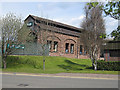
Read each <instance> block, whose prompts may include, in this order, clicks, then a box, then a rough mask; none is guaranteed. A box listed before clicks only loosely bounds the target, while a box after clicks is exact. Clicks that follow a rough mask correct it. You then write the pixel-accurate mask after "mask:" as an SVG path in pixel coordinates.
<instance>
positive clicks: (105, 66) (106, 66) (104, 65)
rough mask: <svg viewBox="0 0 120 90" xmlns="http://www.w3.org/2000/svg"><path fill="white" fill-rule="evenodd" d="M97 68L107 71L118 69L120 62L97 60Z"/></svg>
mask: <svg viewBox="0 0 120 90" xmlns="http://www.w3.org/2000/svg"><path fill="white" fill-rule="evenodd" d="M97 69H98V70H108V71H120V62H119V61H109V62H106V61H102V60H99V61H97Z"/></svg>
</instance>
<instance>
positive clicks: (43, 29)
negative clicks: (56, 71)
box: [37, 19, 54, 70]
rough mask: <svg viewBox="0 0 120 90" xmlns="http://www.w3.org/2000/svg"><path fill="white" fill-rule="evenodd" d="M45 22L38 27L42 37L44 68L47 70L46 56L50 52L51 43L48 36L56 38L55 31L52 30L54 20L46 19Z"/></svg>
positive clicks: (40, 37)
mask: <svg viewBox="0 0 120 90" xmlns="http://www.w3.org/2000/svg"><path fill="white" fill-rule="evenodd" d="M44 22H45V24H43V25H42V24H41V25H40V28H38V29H37V31H38V36H39V39H40V42H38V43H40V45H41V47H42V50H41V51H40V53H42V56H43V70H45V62H46V56H47V54H48V52H49V45H48V44H49V43H48V42H47V40H48V37H49V36H52V40H54V31H52V30H51V26H50V24H52V22H51V21H50V20H48V19H44Z"/></svg>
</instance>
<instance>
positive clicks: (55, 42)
mask: <svg viewBox="0 0 120 90" xmlns="http://www.w3.org/2000/svg"><path fill="white" fill-rule="evenodd" d="M57 49H58V42H57V41H54V47H53V50H54V52H57Z"/></svg>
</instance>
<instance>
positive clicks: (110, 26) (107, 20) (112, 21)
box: [105, 17, 118, 34]
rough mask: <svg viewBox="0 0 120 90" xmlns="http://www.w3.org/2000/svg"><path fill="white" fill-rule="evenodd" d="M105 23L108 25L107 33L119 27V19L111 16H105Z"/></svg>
mask: <svg viewBox="0 0 120 90" xmlns="http://www.w3.org/2000/svg"><path fill="white" fill-rule="evenodd" d="M105 25H106V33H107V34H110V33H111V32H112V31H113V30H115V29H116V28H117V26H118V20H116V19H114V18H111V17H105Z"/></svg>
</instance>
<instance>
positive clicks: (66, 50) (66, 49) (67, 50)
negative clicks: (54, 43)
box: [65, 43, 69, 53]
mask: <svg viewBox="0 0 120 90" xmlns="http://www.w3.org/2000/svg"><path fill="white" fill-rule="evenodd" d="M65 52H66V53H68V52H69V43H66V44H65Z"/></svg>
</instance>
